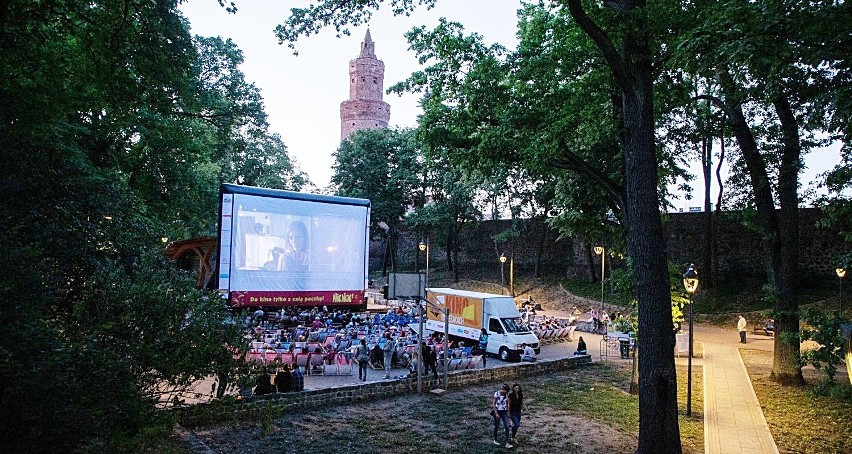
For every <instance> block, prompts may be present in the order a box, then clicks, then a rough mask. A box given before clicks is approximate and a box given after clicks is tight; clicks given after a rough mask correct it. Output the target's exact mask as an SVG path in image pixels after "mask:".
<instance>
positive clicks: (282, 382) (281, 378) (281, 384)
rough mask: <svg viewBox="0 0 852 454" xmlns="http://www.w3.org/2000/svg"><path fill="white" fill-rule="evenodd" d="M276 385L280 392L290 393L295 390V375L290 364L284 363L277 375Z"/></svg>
mask: <svg viewBox="0 0 852 454" xmlns="http://www.w3.org/2000/svg"><path fill="white" fill-rule="evenodd" d="M275 387H276V388H277V389H278V392H279V393H289V392H290V391H293V375H292V374H291V373H290V365H289V364H284V365H283V366H281V369H280V370H279V371H278V374H277V375H275Z"/></svg>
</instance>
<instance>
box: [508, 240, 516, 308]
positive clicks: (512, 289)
mask: <svg viewBox="0 0 852 454" xmlns="http://www.w3.org/2000/svg"><path fill="white" fill-rule="evenodd" d="M509 294H510V295H512V297H513V298H514V297H515V251H514V249H513V250H512V252H511V253H509Z"/></svg>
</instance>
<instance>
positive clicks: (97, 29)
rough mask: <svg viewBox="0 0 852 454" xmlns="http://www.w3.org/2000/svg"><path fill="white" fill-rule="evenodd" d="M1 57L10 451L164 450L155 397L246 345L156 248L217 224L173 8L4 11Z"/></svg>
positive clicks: (229, 359) (210, 160)
mask: <svg viewBox="0 0 852 454" xmlns="http://www.w3.org/2000/svg"><path fill="white" fill-rule="evenodd" d="M0 48H2V49H3V50H4V52H3V54H2V56H0V69H2V71H3V74H4V75H6V77H4V78H3V79H2V80H0V153H2V156H3V160H4V162H7V163H8V165H5V166H3V168H2V169H0V186H2V187H3V188H4V197H3V198H2V200H0V209H2V210H3V211H4V212H5V213H10V215H9V216H4V217H3V218H2V220H0V258H1V259H2V260H3V263H4V272H3V273H2V276H0V297H2V298H3V300H4V301H6V302H7V303H8V304H4V305H3V307H2V308H0V320H2V326H0V345H1V346H2V347H0V349H2V355H0V385H2V391H3V392H2V395H0V406H2V407H3V408H4V412H5V414H7V415H11V417H9V418H8V421H6V427H4V430H3V432H2V434H0V438H2V443H3V446H4V447H6V448H7V449H11V450H13V451H37V452H41V451H48V450H58V451H63V452H72V451H86V450H91V451H94V450H105V451H110V452H112V451H142V450H148V451H159V450H160V449H158V444H159V443H161V440H163V439H166V438H167V436H168V434H170V433H171V431H172V421H171V418H170V416H169V415H168V414H165V413H163V412H160V411H157V400H158V399H159V398H160V397H162V391H163V389H171V390H177V391H180V390H182V389H186V388H187V386H188V385H189V383H191V382H192V381H193V380H194V379H197V378H200V377H204V376H207V375H209V374H211V373H214V372H218V371H222V370H227V369H230V367H231V366H232V365H233V361H234V360H233V353H232V352H231V351H229V349H228V346H229V345H239V343H240V342H242V341H241V339H240V336H239V334H240V333H239V331H240V327H239V326H236V325H233V324H229V323H226V318H227V316H228V311H227V308H226V307H225V305H224V304H223V303H222V301H221V300H220V299H219V298H218V297H214V298H209V297H208V295H202V294H200V293H199V292H198V291H197V290H195V289H194V287H193V285H194V284H193V282H192V280H191V279H189V277H188V276H186V275H185V274H184V273H183V272H181V271H179V270H177V269H176V267H175V266H174V264H172V263H169V262H168V261H166V259H165V258H164V257H163V250H162V247H163V245H162V243H161V241H160V238H161V237H163V236H170V237H174V236H175V235H176V234H180V235H193V234H196V235H197V234H199V233H206V232H207V229H208V228H209V225H210V223H211V222H212V221H213V219H215V215H214V214H213V213H215V206H216V190H217V187H218V184H219V182H220V180H219V175H220V168H221V167H220V166H219V161H218V160H217V159H216V158H215V155H214V152H213V151H212V150H211V148H213V147H211V146H210V143H211V141H208V139H209V138H210V137H211V136H212V135H208V134H212V133H211V129H210V128H209V127H208V125H209V123H208V122H207V120H206V119H204V118H202V117H204V114H205V112H204V111H203V110H202V108H201V106H202V105H204V102H203V100H201V99H200V98H199V97H198V91H197V88H198V87H199V86H200V85H201V81H200V80H199V79H198V78H197V77H196V75H197V74H196V73H195V72H194V71H195V69H196V68H197V67H198V61H197V56H198V54H197V53H196V50H195V48H194V43H193V40H192V39H191V38H190V35H189V32H188V29H187V27H186V24H185V21H184V20H183V19H182V18H181V16H180V14H179V12H178V10H177V9H176V4H175V2H147V1H138V0H129V1H113V0H107V1H104V2H98V3H85V2H83V3H81V2H73V1H64V0H51V1H48V2H38V3H33V2H26V1H18V0H11V1H4V2H0ZM208 107H209V105H208ZM40 377H50V381H49V383H48V385H47V386H42V385H41V383H40V382H38V380H40ZM40 389H44V390H45V391H44V392H38V390H40ZM174 404H175V402H162V403H161V405H174Z"/></svg>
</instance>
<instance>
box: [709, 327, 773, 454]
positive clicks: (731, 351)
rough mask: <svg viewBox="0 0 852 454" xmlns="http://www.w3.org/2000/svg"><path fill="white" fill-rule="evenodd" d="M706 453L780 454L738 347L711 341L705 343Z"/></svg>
mask: <svg viewBox="0 0 852 454" xmlns="http://www.w3.org/2000/svg"><path fill="white" fill-rule="evenodd" d="M697 337H698V336H697ZM704 452H705V454H778V447H777V446H776V444H775V440H774V438H772V433H771V432H770V431H769V426H768V425H767V423H766V419H765V418H764V416H763V410H761V408H760V402H758V400H757V396H756V395H755V393H754V388H752V385H751V380H750V379H749V377H748V373H747V372H746V368H745V365H744V364H743V361H742V358H741V357H740V353H739V350H738V348H737V347H736V346H735V345H728V344H727V343H717V342H713V341H710V340H706V341H705V342H704Z"/></svg>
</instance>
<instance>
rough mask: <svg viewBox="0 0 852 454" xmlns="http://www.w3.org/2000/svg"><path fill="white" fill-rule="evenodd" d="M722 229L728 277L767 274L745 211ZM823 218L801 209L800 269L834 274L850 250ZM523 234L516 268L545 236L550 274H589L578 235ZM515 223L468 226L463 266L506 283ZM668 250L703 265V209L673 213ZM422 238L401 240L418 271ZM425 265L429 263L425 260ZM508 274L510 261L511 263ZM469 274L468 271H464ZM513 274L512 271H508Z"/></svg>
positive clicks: (437, 252) (374, 252) (528, 266)
mask: <svg viewBox="0 0 852 454" xmlns="http://www.w3.org/2000/svg"><path fill="white" fill-rule="evenodd" d="M722 216H723V217H722V221H721V228H720V231H719V232H718V234H717V238H716V241H717V243H718V245H719V256H720V267H719V270H720V272H721V273H722V277H723V278H724V277H725V276H729V277H732V278H733V277H736V276H739V275H741V274H747V275H753V276H762V275H763V269H764V268H763V259H762V258H763V256H764V253H763V251H762V250H761V244H760V237H759V236H758V234H757V233H756V232H755V231H754V230H752V229H750V228H749V227H747V226H746V225H745V223H744V221H745V215H744V214H743V213H741V212H725V213H723V214H722ZM822 218H823V215H822V212H821V211H820V210H819V209H815V208H805V209H800V210H799V269H800V271H801V272H802V273H803V274H812V275H818V276H823V275H824V276H829V277H831V276H833V275H834V267H835V259H836V258H837V257H838V256H840V255H841V254H842V252H843V251H844V246H845V245H844V243H843V241H842V239H841V237H840V235H839V234H838V232H833V231H830V230H828V229H825V228H821V227H818V222H819V221H820V220H821V219H822ZM522 224H523V227H522V232H521V236H520V237H519V238H518V240H517V241H516V242H515V245H514V249H515V272H516V273H529V272H531V271H532V269H533V265H534V261H535V251H536V248H537V247H538V244H539V241H541V238H542V235H544V240H543V241H544V243H543V244H544V247H543V251H542V252H543V253H542V258H541V266H542V270H543V273H544V274H548V275H555V276H572V277H579V276H586V275H587V274H586V273H587V271H588V263H589V262H588V255H587V250H586V247H587V246H586V245H584V244H583V243H582V242H581V241H580V240H578V239H575V238H565V239H561V240H557V238H558V235H557V233H556V232H555V231H554V230H553V229H551V228H550V227H549V226H547V224H545V223H544V221H542V220H527V221H524V222H522ZM510 226H511V221H504V220H500V221H484V222H481V223H479V224H478V225H475V226H472V227H471V228H469V229H467V230H465V231H464V232H463V234H462V238H461V251H460V253H459V265H460V267H461V268H460V269H461V270H465V269H468V268H475V269H487V270H490V271H491V272H492V273H493V279H495V282H498V283H499V282H500V263H499V262H498V261H497V259H498V257H499V256H500V252H508V247H505V246H504V247H503V249H502V250H498V249H497V247H495V246H494V241H493V240H492V237H493V236H494V235H495V234H497V233H498V232H500V231H502V230H505V229H508V228H509V227H510ZM664 227H665V231H666V235H667V252H668V257H669V260H671V261H673V262H674V263H677V264H681V265H686V264H689V263H695V264H697V265H699V266H700V265H701V257H702V256H701V254H702V253H703V244H704V227H703V213H669V214H668V215H667V217H666V220H665V224H664ZM419 241H420V238H419V236H417V235H410V234H406V233H402V234H401V235H400V242H399V269H400V270H401V271H403V272H410V271H413V270H414V255H415V248H416V247H417V244H418V243H419ZM430 249H431V258H430V267H432V268H433V269H446V252H445V250H444V247H443V245H440V244H433V245H432V247H431V248H430ZM383 254H384V244H383V243H377V242H374V243H373V244H371V247H370V269H371V270H373V271H376V270H381V268H382V257H383ZM592 259H593V265H594V266H595V267H596V273H599V272H600V262H599V259H598V258H597V256H593V257H592ZM612 260H613V263H612V265H613V267H619V266H622V263H623V262H622V261H621V260H618V259H612ZM420 267H421V269H422V268H423V267H424V261H423V258H422V257H421V259H420ZM506 273H508V264H507V265H506ZM461 274H462V277H464V272H462V273H461ZM507 276H508V274H507Z"/></svg>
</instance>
